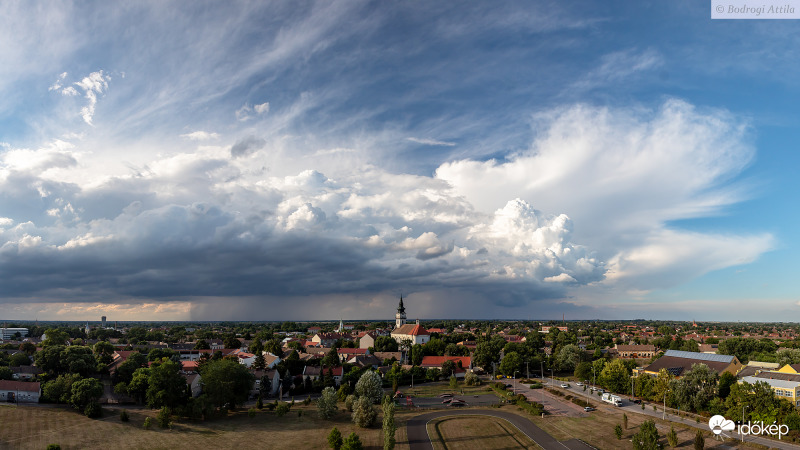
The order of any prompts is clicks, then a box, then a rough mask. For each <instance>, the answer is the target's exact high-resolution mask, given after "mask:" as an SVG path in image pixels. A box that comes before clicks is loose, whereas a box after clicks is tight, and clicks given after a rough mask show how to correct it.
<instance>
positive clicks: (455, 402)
mask: <svg viewBox="0 0 800 450" xmlns="http://www.w3.org/2000/svg"><path fill="white" fill-rule="evenodd" d="M450 406H469V405H467V402H465V401H464V400H460V399H454V400H453V402H452V403H450Z"/></svg>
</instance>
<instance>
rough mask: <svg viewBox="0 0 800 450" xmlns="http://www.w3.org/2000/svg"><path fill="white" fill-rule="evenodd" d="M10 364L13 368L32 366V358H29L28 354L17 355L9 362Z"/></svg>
mask: <svg viewBox="0 0 800 450" xmlns="http://www.w3.org/2000/svg"><path fill="white" fill-rule="evenodd" d="M8 364H9V365H10V366H12V367H16V366H30V365H31V358H30V356H28V354H27V353H15V354H13V355H11V358H9V360H8Z"/></svg>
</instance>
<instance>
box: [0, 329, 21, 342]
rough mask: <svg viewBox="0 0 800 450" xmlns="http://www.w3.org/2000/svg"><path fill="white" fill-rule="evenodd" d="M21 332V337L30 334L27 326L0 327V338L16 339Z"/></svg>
mask: <svg viewBox="0 0 800 450" xmlns="http://www.w3.org/2000/svg"><path fill="white" fill-rule="evenodd" d="M17 333H19V336H20V337H25V336H27V335H28V329H27V328H0V340H3V341H5V340H9V339H14V338H15V337H16V335H17Z"/></svg>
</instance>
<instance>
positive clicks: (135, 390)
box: [128, 367, 150, 403]
mask: <svg viewBox="0 0 800 450" xmlns="http://www.w3.org/2000/svg"><path fill="white" fill-rule="evenodd" d="M149 385H150V368H149V367H142V368H140V369H136V371H135V372H133V376H132V377H131V382H130V383H128V395H130V396H131V397H133V398H135V399H136V401H137V402H139V403H143V402H144V400H145V396H146V395H147V388H148V387H149Z"/></svg>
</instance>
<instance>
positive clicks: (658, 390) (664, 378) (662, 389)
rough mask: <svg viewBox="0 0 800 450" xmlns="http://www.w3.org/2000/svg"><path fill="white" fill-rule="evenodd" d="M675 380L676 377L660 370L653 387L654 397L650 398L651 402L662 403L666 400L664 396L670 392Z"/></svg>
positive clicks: (664, 370)
mask: <svg viewBox="0 0 800 450" xmlns="http://www.w3.org/2000/svg"><path fill="white" fill-rule="evenodd" d="M640 378H641V377H640ZM673 378H675V377H674V376H673V375H672V374H671V373H669V372H667V369H661V370H659V371H658V375H656V379H655V381H654V382H653V386H652V393H653V396H652V397H650V400H653V401H656V402H658V401H662V400H663V399H664V395H665V394H666V392H667V391H668V390H669V386H670V382H671V381H672V379H673Z"/></svg>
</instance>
